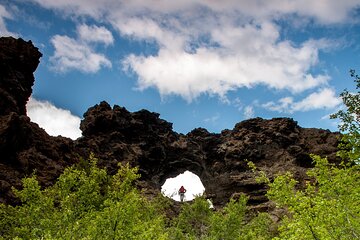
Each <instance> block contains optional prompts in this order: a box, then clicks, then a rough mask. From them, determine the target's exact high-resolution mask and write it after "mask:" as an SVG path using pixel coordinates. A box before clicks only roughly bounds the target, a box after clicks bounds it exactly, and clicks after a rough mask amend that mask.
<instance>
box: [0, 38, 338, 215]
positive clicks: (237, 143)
mask: <svg viewBox="0 0 360 240" xmlns="http://www.w3.org/2000/svg"><path fill="white" fill-rule="evenodd" d="M40 56H41V54H40V53H39V52H38V50H37V49H36V48H34V47H33V46H32V44H31V42H28V43H27V42H24V41H23V40H15V39H12V38H2V39H0V59H1V69H6V71H3V70H2V71H1V79H0V97H1V101H0V102H1V104H2V105H1V108H0V192H1V195H0V201H1V202H4V201H8V202H11V201H13V198H12V195H11V191H10V187H11V186H12V185H15V186H19V183H20V179H21V178H22V177H23V176H25V175H27V174H31V173H32V171H33V170H34V169H36V170H37V175H38V176H39V179H40V181H41V183H42V184H43V185H48V184H51V183H52V182H53V180H54V179H55V178H56V177H57V176H58V175H59V174H60V173H61V171H62V170H63V169H64V167H66V166H68V165H70V164H72V163H74V162H77V159H78V156H83V157H87V156H88V155H89V154H90V153H91V152H93V153H94V154H95V155H96V156H97V157H98V158H99V159H101V160H100V164H101V165H102V166H106V167H107V168H108V169H109V172H110V173H114V172H115V171H116V170H117V164H118V162H128V163H130V164H132V165H133V166H138V167H139V170H140V173H141V181H140V182H139V186H141V187H142V188H143V189H144V190H145V192H146V193H149V194H156V193H158V192H159V191H160V187H161V185H162V184H163V183H164V182H165V180H166V179H167V178H169V177H174V176H176V175H178V174H179V173H182V172H184V171H185V170H190V171H192V172H194V173H195V174H197V175H198V176H199V177H200V178H201V180H202V182H203V184H204V186H205V188H206V195H207V196H208V197H210V198H212V201H213V203H214V205H215V206H223V205H224V204H225V203H226V202H227V201H228V200H229V198H230V197H237V196H238V195H239V194H241V193H245V194H248V195H249V197H250V200H249V204H250V205H252V206H253V207H255V208H257V209H262V210H268V209H269V208H270V207H271V206H270V205H269V202H268V200H267V198H266V197H265V193H266V186H264V185H262V184H258V183H257V182H256V181H255V174H254V173H253V172H252V171H251V170H250V169H249V168H248V167H247V162H246V160H249V161H252V162H254V163H255V164H256V166H257V167H258V168H259V169H260V170H263V171H265V172H266V173H267V174H268V176H270V177H271V178H273V177H274V176H275V175H276V174H278V173H279V172H285V171H291V172H292V173H293V174H294V176H295V177H296V178H297V179H298V180H299V181H300V183H301V182H304V180H306V179H307V176H306V174H305V172H306V171H307V169H308V168H309V167H311V166H312V162H311V158H310V157H309V154H311V153H314V154H319V155H321V156H327V157H328V159H329V160H330V161H333V162H335V161H337V159H336V154H335V153H336V151H337V144H338V139H339V136H340V134H339V133H332V132H330V131H327V130H322V129H304V128H301V127H299V126H298V125H297V123H296V122H295V121H294V120H292V119H288V118H275V119H271V120H264V119H261V118H255V119H250V120H247V121H243V122H240V123H238V124H236V126H235V127H234V129H233V130H224V131H222V132H221V134H214V133H209V132H208V131H207V130H206V129H203V128H197V129H194V130H193V131H191V132H190V133H188V134H187V135H183V134H178V133H176V132H174V131H173V130H172V124H171V123H168V122H166V121H165V120H163V119H161V118H159V114H157V113H152V112H149V111H147V110H141V111H138V112H134V113H131V112H129V111H127V110H126V109H125V108H122V107H119V106H117V105H115V106H114V107H111V106H110V105H109V104H108V103H106V102H101V103H100V104H98V105H95V106H93V107H91V108H89V110H88V111H87V112H86V113H85V114H84V119H83V121H82V122H81V130H82V131H83V137H81V138H79V139H78V140H76V141H72V140H70V139H67V138H63V137H56V138H55V137H50V136H48V135H47V134H46V133H45V131H44V130H42V129H40V128H39V127H38V126H37V125H36V124H34V123H31V122H30V120H29V118H28V117H27V116H26V115H25V103H26V100H27V99H28V97H29V96H30V94H31V86H32V84H33V81H34V78H33V75H32V73H33V71H34V70H35V68H36V66H37V64H38V60H39V57H40Z"/></svg>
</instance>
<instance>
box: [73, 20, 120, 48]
mask: <svg viewBox="0 0 360 240" xmlns="http://www.w3.org/2000/svg"><path fill="white" fill-rule="evenodd" d="M77 32H78V34H79V38H80V39H82V40H83V41H85V42H96V43H103V44H105V45H106V46H107V45H110V44H113V43H114V37H113V35H112V33H111V32H110V31H109V30H108V29H106V28H105V27H103V26H101V27H98V26H95V25H92V26H88V25H85V24H82V25H79V26H78V27H77Z"/></svg>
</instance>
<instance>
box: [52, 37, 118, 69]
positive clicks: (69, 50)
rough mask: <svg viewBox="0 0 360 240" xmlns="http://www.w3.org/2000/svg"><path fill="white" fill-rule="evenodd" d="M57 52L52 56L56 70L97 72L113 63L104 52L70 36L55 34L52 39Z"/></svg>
mask: <svg viewBox="0 0 360 240" xmlns="http://www.w3.org/2000/svg"><path fill="white" fill-rule="evenodd" d="M51 43H52V44H53V45H54V48H55V53H54V55H53V56H52V57H51V58H50V61H51V62H52V64H53V67H54V69H55V70H57V71H59V72H66V71H69V70H74V69H77V70H80V71H83V72H87V73H95V72H97V71H99V70H100V68H101V67H102V66H105V67H111V66H112V64H111V62H110V60H108V59H107V58H106V57H105V56H104V55H103V54H99V53H96V52H94V50H93V49H92V48H91V47H90V46H88V45H87V44H84V43H83V42H79V41H77V40H75V39H73V38H70V37H68V36H60V35H55V36H54V37H52V39H51Z"/></svg>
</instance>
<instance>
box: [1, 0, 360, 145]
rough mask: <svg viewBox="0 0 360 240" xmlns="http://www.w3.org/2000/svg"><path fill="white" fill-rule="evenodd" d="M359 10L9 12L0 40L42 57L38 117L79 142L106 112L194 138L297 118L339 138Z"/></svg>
mask: <svg viewBox="0 0 360 240" xmlns="http://www.w3.org/2000/svg"><path fill="white" fill-rule="evenodd" d="M359 10H360V1H359V0H346V1H338V0H322V1H311V0H302V1H296V0H295V1H294V0H281V1H280V0H262V1H261V0H249V1H245V0H243V1H234V0H233V1H230V0H229V1H212V0H208V1H205V0H198V1H195V0H193V1H191V0H185V1H162V0H147V1H145V0H134V1H121V0H106V1H99V0H57V1H55V0H26V1H24V0H0V35H1V36H9V35H12V36H17V37H22V38H23V39H25V40H32V42H33V43H34V44H35V45H36V46H37V47H39V49H40V51H41V52H42V53H43V55H44V56H43V57H42V58H41V63H40V65H39V67H38V69H37V71H36V73H35V77H36V82H35V85H34V88H33V95H32V97H31V99H30V101H29V103H28V106H27V109H28V115H29V116H30V118H31V119H32V120H33V121H34V122H37V123H38V124H39V125H40V126H41V127H43V128H44V129H45V130H46V131H47V132H48V133H49V134H52V135H59V134H61V135H64V136H68V137H71V138H77V137H79V136H80V135H81V132H80V130H78V127H79V123H80V120H81V118H82V115H83V113H84V112H85V111H86V110H87V109H88V108H89V107H91V106H93V105H95V104H97V103H99V102H100V101H102V100H105V101H107V102H109V103H110V104H111V105H113V104H117V105H120V106H124V107H126V108H127V109H128V110H130V111H137V110H140V109H143V108H145V109H148V110H149V111H154V112H158V113H160V115H161V118H163V119H165V120H167V121H169V122H172V123H173V127H174V130H175V131H177V132H180V133H187V132H189V131H191V130H192V129H194V128H196V127H204V128H206V129H208V130H209V131H210V132H220V131H221V130H223V129H232V128H233V127H234V125H235V124H236V123H237V122H240V121H242V120H245V119H248V118H252V117H262V118H273V117H292V118H294V119H295V120H296V121H298V123H299V125H300V126H302V127H316V128H324V129H330V130H332V131H335V130H337V127H336V126H337V124H338V123H337V122H336V121H334V120H329V118H328V115H329V114H331V113H334V112H336V111H337V110H338V109H339V108H341V107H342V106H341V100H340V99H339V98H338V96H339V94H340V92H341V91H342V90H343V89H344V88H348V89H350V90H351V89H353V85H354V84H353V82H352V80H351V79H350V77H349V74H348V72H349V69H359V66H360V62H359V59H360V21H359V20H360V11H359Z"/></svg>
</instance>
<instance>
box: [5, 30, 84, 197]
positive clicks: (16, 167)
mask: <svg viewBox="0 0 360 240" xmlns="http://www.w3.org/2000/svg"><path fill="white" fill-rule="evenodd" d="M40 57H41V53H40V52H39V51H38V49H37V48H35V47H34V46H33V45H32V43H31V42H25V41H24V40H22V39H19V40H16V39H14V38H11V37H9V38H0V69H1V71H0V193H1V194H0V202H9V201H10V202H12V201H14V199H13V194H12V192H11V186H16V187H19V186H20V183H21V182H20V180H21V178H23V177H24V176H26V175H30V174H32V173H33V171H34V170H35V169H36V174H37V176H38V178H39V180H40V181H41V183H42V184H43V185H49V184H51V183H52V182H53V181H54V179H55V178H56V177H57V176H58V175H59V174H60V173H61V172H62V171H63V169H64V167H65V166H67V165H70V164H72V163H74V162H75V161H76V159H77V157H76V156H77V154H76V151H75V149H74V147H73V146H74V143H73V142H72V140H71V139H68V138H63V137H57V138H55V137H50V136H49V135H48V134H47V133H46V132H45V131H44V130H43V129H41V128H39V126H38V125H37V124H35V123H32V122H30V119H29V118H28V117H27V116H26V107H25V105H26V102H27V101H28V99H29V97H30V95H31V92H32V89H31V87H32V85H33V83H34V76H33V72H34V71H35V69H36V67H37V65H38V64H39V58H40Z"/></svg>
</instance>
